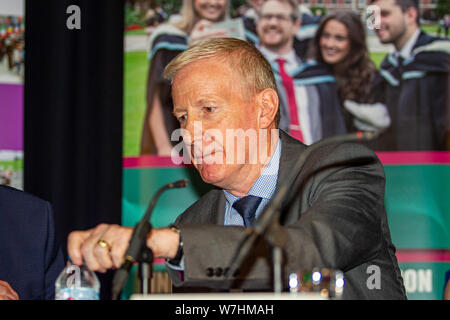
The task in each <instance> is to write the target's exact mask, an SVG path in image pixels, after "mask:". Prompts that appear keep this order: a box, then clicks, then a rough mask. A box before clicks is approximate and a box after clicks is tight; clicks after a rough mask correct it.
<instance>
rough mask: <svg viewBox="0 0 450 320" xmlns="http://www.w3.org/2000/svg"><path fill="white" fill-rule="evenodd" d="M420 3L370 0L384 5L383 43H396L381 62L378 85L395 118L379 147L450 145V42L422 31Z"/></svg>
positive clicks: (380, 28)
mask: <svg viewBox="0 0 450 320" xmlns="http://www.w3.org/2000/svg"><path fill="white" fill-rule="evenodd" d="M418 2H419V1H418V0H372V2H371V3H372V5H375V6H378V7H379V9H380V25H379V26H378V27H377V28H375V32H376V34H377V36H378V38H379V40H380V42H381V43H385V44H388V43H390V44H393V45H394V48H395V51H394V52H392V53H390V54H388V55H386V57H385V59H384V60H383V61H382V63H381V65H380V75H381V80H382V81H381V82H380V85H379V87H378V89H377V90H379V92H380V94H381V97H382V99H383V100H384V103H385V104H386V105H387V107H388V111H389V114H390V117H391V120H392V124H391V126H390V127H389V128H388V129H387V131H386V133H385V134H383V136H382V137H381V139H380V140H379V141H377V145H376V149H377V150H380V151H400V150H413V151H416V150H427V151H429V150H441V151H443V150H449V148H450V144H449V143H450V118H449V116H450V113H449V110H450V96H449V88H450V55H449V54H450V41H448V40H444V39H442V38H439V37H435V36H432V35H430V34H427V33H425V32H424V31H423V30H421V28H420V21H419V17H420V16H419V5H418Z"/></svg>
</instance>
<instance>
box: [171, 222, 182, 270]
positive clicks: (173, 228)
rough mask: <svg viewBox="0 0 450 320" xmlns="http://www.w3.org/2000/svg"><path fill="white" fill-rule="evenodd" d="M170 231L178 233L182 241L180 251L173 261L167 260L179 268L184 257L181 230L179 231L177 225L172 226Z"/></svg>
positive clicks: (179, 246) (179, 244) (179, 243)
mask: <svg viewBox="0 0 450 320" xmlns="http://www.w3.org/2000/svg"><path fill="white" fill-rule="evenodd" d="M170 229H171V230H173V231H175V232H178V236H179V237H180V241H179V242H178V250H177V254H176V255H175V257H174V258H173V259H167V262H168V263H170V264H172V265H174V266H178V265H179V264H180V262H181V258H182V257H183V240H182V239H181V233H180V229H178V227H177V226H175V225H171V226H170Z"/></svg>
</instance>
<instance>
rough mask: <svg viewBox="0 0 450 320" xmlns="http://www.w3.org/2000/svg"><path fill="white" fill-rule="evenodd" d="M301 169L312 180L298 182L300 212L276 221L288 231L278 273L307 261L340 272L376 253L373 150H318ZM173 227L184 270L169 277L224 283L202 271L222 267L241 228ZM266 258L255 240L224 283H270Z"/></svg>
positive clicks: (377, 192) (260, 286)
mask: <svg viewBox="0 0 450 320" xmlns="http://www.w3.org/2000/svg"><path fill="white" fill-rule="evenodd" d="M318 168H320V169H321V170H319V173H316V174H314V175H312V174H311V172H315V171H317V169H318ZM302 172H303V173H302ZM302 172H301V173H300V177H299V179H305V177H306V176H312V178H311V179H307V181H308V182H306V183H305V186H304V188H302V190H303V191H302V192H301V195H300V197H299V198H300V199H299V200H298V201H300V203H301V205H300V208H301V209H292V208H291V209H290V210H299V211H302V213H301V216H300V215H298V216H299V217H300V218H299V219H297V220H295V221H294V222H293V223H291V224H289V225H285V226H282V227H281V228H282V231H283V233H284V234H286V235H287V237H288V245H287V247H286V248H285V250H284V252H285V255H286V257H285V262H286V264H285V265H284V272H283V273H284V275H285V276H287V275H288V274H289V273H290V272H294V271H297V270H299V269H309V268H313V267H328V268H334V269H340V270H342V271H344V272H345V271H347V270H350V269H352V268H353V267H355V266H358V265H360V264H362V263H363V262H365V261H368V260H370V259H372V258H373V257H375V256H376V255H377V254H378V251H379V250H380V248H381V240H382V233H381V230H380V225H381V219H382V217H381V216H382V214H383V213H384V183H385V179H384V171H383V169H382V166H381V164H380V163H379V161H378V159H377V158H376V156H375V155H374V154H373V152H371V151H370V150H368V149H367V148H364V147H361V146H359V145H353V144H349V145H340V146H334V147H333V148H331V147H330V148H322V150H320V151H318V152H316V153H315V156H313V157H311V158H310V160H309V161H307V163H306V164H305V167H304V169H303V170H302ZM301 181H303V180H301ZM305 181H306V180H305ZM180 230H181V234H182V237H183V242H184V258H185V272H184V282H181V281H177V280H176V281H175V282H174V283H175V285H182V286H207V287H214V288H220V289H225V288H227V287H229V285H230V283H225V282H224V281H223V280H224V277H223V276H212V277H208V276H207V275H206V270H207V269H208V268H212V269H213V270H217V268H222V269H225V268H227V267H228V266H229V264H230V262H231V259H232V257H233V255H234V253H235V252H236V249H237V248H238V246H239V244H240V243H241V241H242V239H243V238H244V237H245V235H246V231H245V229H244V228H242V227H231V226H218V225H202V224H198V225H180ZM269 256H270V251H269V250H268V248H267V246H266V245H265V244H264V242H262V241H261V242H259V244H257V245H256V246H255V247H254V250H253V252H252V254H251V255H250V256H249V258H248V260H247V261H246V262H245V263H244V264H243V267H242V268H241V273H240V274H239V275H238V278H233V279H232V280H231V281H233V283H239V285H238V286H239V287H241V288H244V289H252V290H264V289H270V288H271V281H270V280H271V271H270V259H269V258H268V257H269ZM235 281H236V282H235ZM284 283H285V284H286V283H287V281H286V280H285V281H284Z"/></svg>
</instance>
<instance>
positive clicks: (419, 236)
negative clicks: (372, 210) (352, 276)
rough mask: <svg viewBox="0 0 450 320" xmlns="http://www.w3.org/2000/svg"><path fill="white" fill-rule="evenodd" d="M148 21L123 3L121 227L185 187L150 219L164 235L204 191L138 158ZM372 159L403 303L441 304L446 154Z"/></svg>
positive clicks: (152, 159)
mask: <svg viewBox="0 0 450 320" xmlns="http://www.w3.org/2000/svg"><path fill="white" fill-rule="evenodd" d="M151 14H153V13H152V8H149V7H146V6H145V3H144V2H139V1H127V2H126V7H125V41H124V44H125V46H124V51H125V53H124V139H123V152H124V153H123V156H124V157H123V192H122V223H123V224H124V225H127V226H134V225H135V224H136V223H137V221H138V220H139V219H140V218H141V216H142V215H143V214H144V212H145V210H146V208H147V206H148V204H149V202H150V200H151V198H152V196H153V195H154V194H155V192H156V191H157V190H158V188H160V187H161V186H163V185H164V184H166V183H169V182H172V181H175V180H177V179H181V178H188V179H189V180H190V181H191V184H190V186H189V187H187V188H185V189H181V190H170V191H167V192H166V193H165V194H163V195H162V196H161V198H160V200H159V202H158V204H157V206H156V208H155V210H154V212H153V216H152V219H151V222H152V224H153V226H154V227H165V226H168V225H169V224H170V223H172V222H173V221H174V220H175V219H176V217H177V216H178V215H179V214H180V213H182V212H183V211H184V210H185V209H186V208H187V207H189V206H190V205H191V204H192V203H193V202H194V201H195V200H197V199H198V198H199V197H200V196H201V195H202V194H204V193H205V192H207V191H208V190H209V188H210V186H207V185H205V184H204V183H203V182H202V181H201V179H200V178H199V176H198V174H197V172H196V171H195V169H194V168H193V167H189V166H177V165H174V164H173V163H172V161H171V160H170V158H164V157H157V156H154V155H140V154H139V153H140V144H141V132H142V127H143V123H144V117H145V110H146V88H147V74H148V71H149V67H150V64H149V58H150V57H151V50H150V48H149V38H150V35H151V33H152V32H153V30H154V27H153V25H152V26H149V25H148V24H147V23H146V17H149V16H150V15H151ZM368 37H369V39H368V40H369V42H370V43H377V45H373V46H372V47H373V48H375V49H374V50H371V58H372V59H373V60H374V62H375V64H376V65H377V66H378V65H379V63H380V61H381V60H382V59H383V58H384V56H385V55H386V53H387V50H388V49H386V48H387V47H386V46H382V45H379V44H378V40H377V39H376V37H375V35H373V34H371V35H369V36H368ZM372 47H371V48H372ZM168 49H170V47H168ZM378 155H379V157H380V159H381V161H382V163H383V165H384V167H385V171H386V208H387V212H388V220H389V226H390V229H391V235H392V240H393V243H394V244H395V246H396V247H397V258H398V261H399V264H400V268H401V270H402V273H403V278H404V283H405V288H406V292H407V295H408V298H410V299H442V296H443V289H444V283H445V274H446V272H448V270H450V208H449V206H448V197H449V195H450V185H449V183H448V181H450V153H449V152H432V151H430V152H392V153H379V154H378ZM155 271H157V276H156V277H155V281H154V283H153V289H154V292H169V291H170V283H169V284H167V282H168V281H169V280H168V278H167V275H166V274H165V273H164V264H163V261H156V265H155ZM381 272H383V270H381ZM368 277H369V274H368ZM135 284H136V278H135V276H134V277H132V278H131V280H130V281H129V283H128V285H127V290H125V293H124V296H123V297H124V298H126V297H128V296H129V294H130V293H131V292H132V291H133V290H136V286H135Z"/></svg>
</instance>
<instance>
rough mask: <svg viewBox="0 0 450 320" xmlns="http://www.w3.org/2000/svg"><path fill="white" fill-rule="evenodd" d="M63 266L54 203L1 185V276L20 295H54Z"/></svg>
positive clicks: (28, 296) (51, 297)
mask: <svg viewBox="0 0 450 320" xmlns="http://www.w3.org/2000/svg"><path fill="white" fill-rule="evenodd" d="M63 268H64V260H63V255H62V252H61V249H60V247H59V245H58V241H57V239H56V236H55V226H54V217H53V210H52V207H51V205H50V203H48V202H47V201H44V200H41V199H39V198H38V197H35V196H33V195H30V194H28V193H25V192H22V191H20V190H17V189H14V188H10V187H6V186H0V280H1V281H3V282H6V283H8V284H9V285H10V287H11V288H12V289H13V290H14V291H16V292H17V294H18V296H19V299H25V300H30V299H38V300H43V299H53V298H54V283H55V280H56V278H57V277H58V274H59V273H60V272H61V270H62V269H63ZM0 289H1V288H0Z"/></svg>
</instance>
